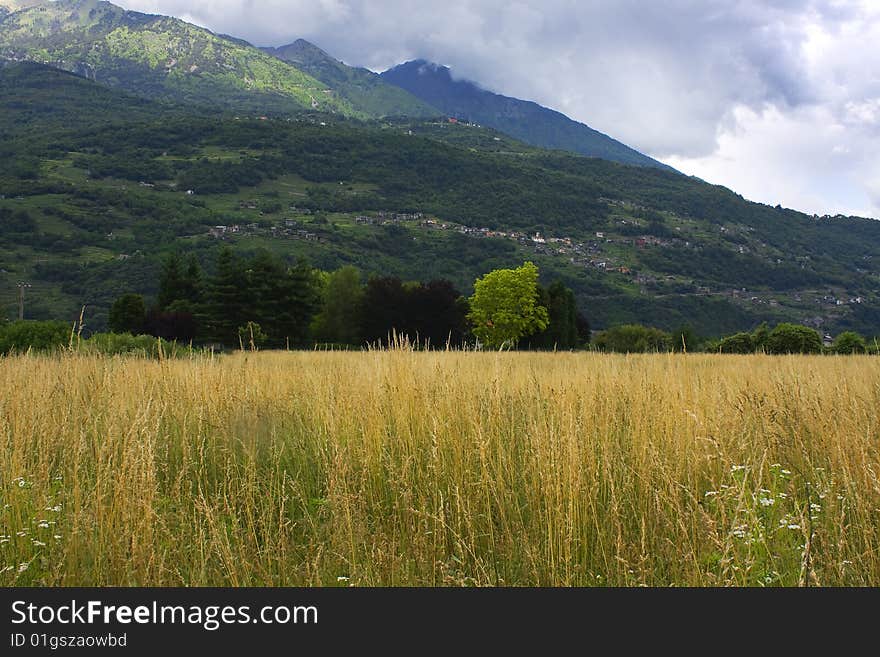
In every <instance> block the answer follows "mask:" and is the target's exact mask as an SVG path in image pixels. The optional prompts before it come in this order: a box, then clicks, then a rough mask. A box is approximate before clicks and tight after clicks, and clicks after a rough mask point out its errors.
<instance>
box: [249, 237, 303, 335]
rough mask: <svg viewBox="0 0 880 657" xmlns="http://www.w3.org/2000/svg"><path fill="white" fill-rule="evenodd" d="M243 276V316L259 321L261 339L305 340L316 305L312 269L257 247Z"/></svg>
mask: <svg viewBox="0 0 880 657" xmlns="http://www.w3.org/2000/svg"><path fill="white" fill-rule="evenodd" d="M246 280H247V292H248V304H247V305H246V306H245V314H246V315H247V317H246V319H247V321H254V322H256V323H258V324H259V325H260V328H261V330H262V332H263V333H264V334H265V335H266V341H265V343H266V344H267V345H268V346H271V347H284V346H287V345H296V346H300V345H303V344H305V343H306V341H307V339H308V333H309V325H310V324H311V322H312V318H313V317H314V315H315V313H316V312H317V311H318V309H319V307H320V291H319V287H318V278H317V275H316V272H315V270H313V269H312V268H311V267H309V266H308V265H307V264H305V263H298V264H297V265H296V266H294V267H288V266H287V265H286V264H285V263H284V262H283V261H282V260H281V259H280V258H278V256H276V255H274V254H272V253H270V252H269V251H266V250H261V251H259V252H257V254H256V256H255V257H254V259H253V260H252V261H251V262H250V263H249V266H248V267H247V270H246ZM242 324H244V322H243V323H242ZM240 325H241V324H240Z"/></svg>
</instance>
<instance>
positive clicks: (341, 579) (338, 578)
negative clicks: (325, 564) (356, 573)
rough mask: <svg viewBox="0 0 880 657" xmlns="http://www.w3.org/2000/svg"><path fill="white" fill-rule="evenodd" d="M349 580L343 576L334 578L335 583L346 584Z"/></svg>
mask: <svg viewBox="0 0 880 657" xmlns="http://www.w3.org/2000/svg"><path fill="white" fill-rule="evenodd" d="M349 579H350V578H348V577H346V576H345V575H340V576H339V577H337V578H336V581H337V582H347V581H348V580H349Z"/></svg>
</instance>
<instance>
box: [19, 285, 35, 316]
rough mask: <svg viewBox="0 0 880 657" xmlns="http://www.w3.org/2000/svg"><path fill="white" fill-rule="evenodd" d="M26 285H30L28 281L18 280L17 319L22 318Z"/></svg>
mask: <svg viewBox="0 0 880 657" xmlns="http://www.w3.org/2000/svg"><path fill="white" fill-rule="evenodd" d="M26 287H32V285H31V284H30V283H25V282H24V281H20V282H19V283H18V320H19V321H21V320H23V319H24V289H25V288H26Z"/></svg>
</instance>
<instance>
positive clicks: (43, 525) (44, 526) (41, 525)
mask: <svg viewBox="0 0 880 657" xmlns="http://www.w3.org/2000/svg"><path fill="white" fill-rule="evenodd" d="M37 527H39V528H41V529H49V523H48V522H46V521H45V520H40V523H39V524H38V525H37Z"/></svg>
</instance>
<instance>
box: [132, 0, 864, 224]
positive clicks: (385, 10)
mask: <svg viewBox="0 0 880 657" xmlns="http://www.w3.org/2000/svg"><path fill="white" fill-rule="evenodd" d="M119 2H120V4H122V5H123V6H125V7H127V8H130V9H138V10H141V11H149V12H155V13H167V14H171V15H177V16H184V15H186V16H188V17H191V20H193V21H195V22H197V23H198V24H200V25H205V26H208V27H210V28H211V29H213V30H215V31H217V32H224V33H228V34H233V35H235V36H239V37H242V38H245V39H248V40H250V41H252V42H254V43H256V44H257V45H281V44H283V43H289V42H291V41H293V40H295V39H296V38H300V37H301V38H305V39H308V40H310V41H313V42H314V43H316V44H317V45H319V46H321V47H322V48H324V49H325V50H327V51H328V52H330V53H331V54H333V55H334V56H336V57H338V58H340V59H342V60H343V61H345V62H346V63H349V64H355V65H361V66H367V67H369V68H372V69H373V70H383V69H385V68H387V67H389V66H392V65H394V64H397V63H400V62H402V61H405V60H408V59H414V58H418V57H422V58H425V59H430V60H433V61H437V62H439V63H443V64H447V65H449V66H451V67H452V69H453V72H454V74H456V75H458V76H461V77H465V78H469V79H473V80H476V81H478V82H480V83H481V84H482V85H483V86H484V87H486V88H489V89H491V90H493V91H497V92H499V93H504V94H507V95H512V96H516V97H519V98H526V99H530V100H535V101H537V102H539V103H541V104H543V105H547V106H549V107H553V108H554V109H558V110H560V111H562V112H564V113H566V114H568V115H569V116H571V117H572V118H575V119H577V120H580V121H583V122H585V123H587V124H589V125H591V126H592V127H594V128H596V129H598V130H601V131H602V132H605V133H607V134H610V135H611V136H613V137H615V138H617V139H620V140H621V141H623V142H625V143H627V144H629V145H631V146H633V147H635V148H637V149H639V150H641V151H643V152H645V153H647V154H649V155H653V156H655V157H658V158H660V159H663V160H664V161H667V162H669V163H670V164H673V166H678V167H681V168H682V169H683V170H684V171H686V172H688V173H694V174H697V175H700V176H701V177H705V178H707V179H710V180H713V181H715V182H719V183H722V184H725V185H726V186H729V187H731V188H733V189H735V190H736V191H737V192H740V193H742V194H743V195H744V196H746V197H748V198H753V199H755V200H760V201H764V202H772V203H774V204H775V203H777V202H780V203H782V204H783V205H788V206H791V207H795V208H798V209H804V210H807V211H810V212H818V213H820V214H821V213H825V212H831V213H832V214H833V213H836V212H837V211H855V210H858V211H860V212H871V213H873V214H874V215H875V216H880V204H878V196H880V194H878V192H880V165H878V158H877V157H876V156H875V155H874V153H877V152H880V151H877V149H876V147H877V146H878V134H880V77H878V76H877V75H876V71H878V70H880V46H878V44H880V6H878V5H880V3H877V2H876V1H875V0H738V1H735V2H731V1H730V0H650V1H649V0H604V1H600V0H595V1H591V2H579V1H577V0H513V1H509V0H506V1H505V0H483V1H481V2H475V1H472V0H446V2H444V3H436V2H425V1H423V0H386V1H383V2H381V3H379V2H375V1H372V2H371V1H369V0H119Z"/></svg>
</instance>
